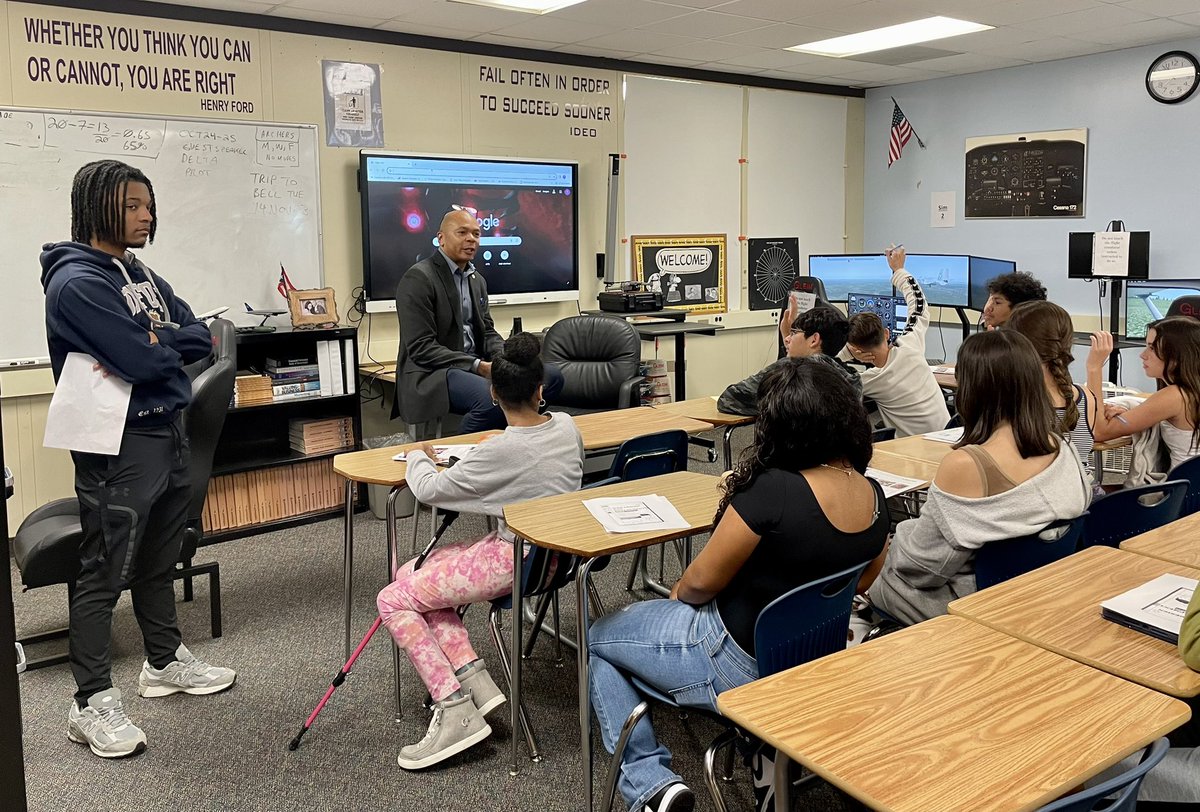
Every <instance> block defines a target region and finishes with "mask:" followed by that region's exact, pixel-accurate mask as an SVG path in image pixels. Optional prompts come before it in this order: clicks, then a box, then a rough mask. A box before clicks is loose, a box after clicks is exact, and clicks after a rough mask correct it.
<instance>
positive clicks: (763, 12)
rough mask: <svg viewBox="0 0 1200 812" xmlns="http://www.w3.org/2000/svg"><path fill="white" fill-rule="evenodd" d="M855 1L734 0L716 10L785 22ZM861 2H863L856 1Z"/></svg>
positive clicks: (843, 7) (844, 5)
mask: <svg viewBox="0 0 1200 812" xmlns="http://www.w3.org/2000/svg"><path fill="white" fill-rule="evenodd" d="M855 1H856V0H734V2H731V3H726V4H725V5H723V6H720V7H719V8H718V10H719V11H721V12H723V13H725V14H737V15H740V16H742V17H757V18H759V19H762V20H774V21H776V22H787V21H788V20H794V19H796V18H797V17H801V16H803V15H806V14H820V13H821V12H823V11H831V10H834V9H845V8H847V7H848V6H852V5H854V2H855ZM857 1H858V2H862V1H863V0H857Z"/></svg>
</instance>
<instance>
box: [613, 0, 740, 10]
mask: <svg viewBox="0 0 1200 812" xmlns="http://www.w3.org/2000/svg"><path fill="white" fill-rule="evenodd" d="M603 1H604V0H591V2H593V3H595V2H603ZM729 1H730V0H651V2H654V3H658V4H659V5H662V6H674V7H676V8H686V9H698V8H712V7H713V6H722V5H725V4H726V3H728V2H729Z"/></svg>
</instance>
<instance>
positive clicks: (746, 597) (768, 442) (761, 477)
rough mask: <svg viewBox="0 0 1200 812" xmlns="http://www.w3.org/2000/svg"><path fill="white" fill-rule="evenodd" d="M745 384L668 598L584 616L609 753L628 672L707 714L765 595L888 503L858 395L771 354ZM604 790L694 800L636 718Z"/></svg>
mask: <svg viewBox="0 0 1200 812" xmlns="http://www.w3.org/2000/svg"><path fill="white" fill-rule="evenodd" d="M758 394H759V402H760V404H761V410H760V413H759V417H758V421H757V422H756V423H755V427H754V440H753V442H752V445H751V446H750V448H749V449H748V450H747V451H746V452H744V453H743V455H742V460H741V462H739V463H738V465H737V467H736V468H735V469H734V471H733V473H732V474H730V475H729V477H728V478H727V479H726V480H725V482H724V484H723V488H724V495H723V496H722V498H721V502H720V506H719V507H718V508H717V515H716V522H715V523H716V529H715V530H714V531H713V534H712V537H711V538H710V539H709V541H708V543H707V544H706V545H705V546H704V549H703V550H701V551H700V554H699V555H697V556H696V558H695V560H694V561H693V562H692V563H691V565H689V566H688V568H687V569H686V570H685V571H684V573H683V576H682V577H681V578H680V579H679V581H678V583H676V584H675V587H674V588H673V589H672V590H671V599H670V600H652V601H640V602H637V603H633V604H631V605H629V606H626V607H624V608H623V609H621V610H620V611H618V612H613V613H611V614H609V615H605V616H604V617H602V618H600V619H598V620H597V621H596V622H595V623H594V624H593V625H592V629H591V633H590V635H589V638H590V642H589V644H588V651H589V663H590V667H591V697H592V706H593V707H594V708H595V709H596V718H597V720H598V721H599V723H600V727H601V730H602V732H603V736H604V746H605V747H606V748H608V751H609V752H610V753H611V752H613V750H614V747H615V745H616V741H617V738H618V736H619V735H620V732H621V726H622V725H623V724H624V722H625V719H626V718H627V717H628V716H629V713H630V712H631V711H632V710H633V709H634V707H636V705H637V704H638V702H640V701H641V699H640V697H639V694H638V692H637V690H636V689H635V688H634V687H633V684H632V683H631V682H630V679H629V675H631V674H633V675H636V676H638V677H639V678H640V679H642V680H644V681H645V682H647V683H649V684H650V685H653V686H654V687H655V688H657V689H658V690H660V691H663V692H665V693H669V694H670V695H671V696H673V697H674V698H675V700H676V701H678V702H679V703H680V704H681V705H687V706H694V707H701V708H707V709H709V710H713V709H715V708H716V699H717V694H720V693H722V692H724V691H728V690H730V689H732V688H736V687H738V686H739V685H744V684H746V683H748V682H751V681H752V680H755V679H757V678H758V665H757V663H756V662H755V659H754V624H755V621H756V620H757V618H758V614H759V612H761V611H762V610H763V608H764V607H766V605H767V604H769V603H770V602H771V601H773V600H775V599H776V598H778V597H780V596H781V595H783V594H785V593H787V592H789V591H791V590H792V589H795V588H796V587H798V586H800V585H802V584H805V583H808V582H809V581H812V580H814V579H817V578H821V577H823V576H826V575H832V574H833V573H836V572H840V571H842V570H845V569H848V568H850V567H853V566H856V565H858V564H862V563H863V562H866V561H873V560H874V559H877V558H879V557H880V553H881V551H882V550H883V546H884V540H885V539H886V537H887V531H888V512H887V509H886V506H885V505H884V497H883V491H882V490H881V489H880V487H879V485H878V484H877V483H875V482H874V481H873V480H870V479H867V478H866V477H865V476H864V475H863V472H864V471H865V470H866V468H867V463H868V462H869V461H870V458H871V426H870V423H869V422H868V421H867V415H866V411H865V410H864V409H863V405H862V401H861V400H860V398H859V397H858V393H857V392H855V391H854V389H852V388H851V387H850V385H849V383H848V382H847V381H846V379H845V378H844V377H843V376H842V375H841V374H839V373H838V372H836V371H834V370H833V369H831V368H830V367H829V366H828V365H827V364H824V363H820V362H818V361H816V360H814V359H801V360H793V359H785V360H783V361H781V362H779V363H777V364H774V365H772V366H771V368H770V369H769V370H768V371H767V373H766V375H764V376H763V378H762V382H761V385H760V387H759V392H758ZM875 563H878V562H875ZM618 786H619V787H620V790H621V795H622V796H623V797H624V798H625V802H626V804H627V805H628V808H629V809H630V810H633V812H668V810H669V812H685V811H687V810H691V809H692V807H693V804H694V802H695V798H694V796H693V793H692V791H691V790H690V789H688V787H687V786H686V785H685V784H684V783H683V782H682V779H681V777H680V776H679V775H678V774H676V773H675V772H673V771H672V770H671V753H670V752H669V751H668V750H667V748H666V747H664V746H663V745H662V744H661V743H660V742H658V741H657V739H656V738H655V736H654V730H653V728H652V726H651V722H650V717H648V716H645V717H643V718H642V719H641V721H639V722H638V724H637V726H636V727H635V728H634V730H633V733H632V735H631V736H630V738H629V741H628V747H627V749H626V750H625V754H624V758H623V760H622V763H621V773H620V779H619V782H618Z"/></svg>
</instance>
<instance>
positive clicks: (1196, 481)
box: [1167, 457, 1200, 519]
mask: <svg viewBox="0 0 1200 812" xmlns="http://www.w3.org/2000/svg"><path fill="white" fill-rule="evenodd" d="M1167 479H1169V480H1174V479H1184V480H1187V483H1188V490H1187V495H1186V496H1184V497H1183V507H1182V508H1181V509H1180V510H1179V518H1181V519H1182V518H1183V517H1184V516H1191V515H1192V514H1193V513H1195V512H1196V511H1197V510H1200V457H1192V458H1191V459H1190V460H1184V461H1183V462H1181V463H1179V464H1178V465H1176V466H1175V467H1174V468H1172V469H1171V470H1170V471H1168V472H1167Z"/></svg>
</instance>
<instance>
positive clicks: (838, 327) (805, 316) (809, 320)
mask: <svg viewBox="0 0 1200 812" xmlns="http://www.w3.org/2000/svg"><path fill="white" fill-rule="evenodd" d="M796 310H797V305H796V302H795V300H793V299H790V298H789V301H788V309H787V310H786V311H784V314H783V318H781V319H780V320H779V332H780V334H781V335H782V336H783V346H784V348H785V350H786V351H787V355H786V356H785V357H784V358H780V359H779V360H778V361H776V362H775V363H773V364H770V365H769V366H766V367H763V368H762V369H760V370H759V371H758V372H755V373H754V374H753V375H751V376H750V377H749V378H746V379H745V380H742V381H738V382H737V383H735V384H730V385H729V386H727V387H725V391H724V392H722V393H721V397H719V398H717V409H718V410H719V411H722V412H725V413H726V414H744V415H756V414H758V397H759V384H760V383H761V382H762V381H763V379H764V378H765V377H766V376H767V374H768V373H769V372H770V371H771V370H773V369H775V368H776V367H777V366H780V365H781V364H784V363H786V362H787V361H788V360H789V359H794V358H811V359H812V360H814V361H817V362H819V363H822V364H825V365H826V366H828V367H829V368H830V369H832V370H834V371H836V372H837V373H839V374H840V375H841V376H842V377H843V378H845V379H846V381H847V383H849V384H850V386H851V388H852V389H853V390H854V391H855V392H856V393H857V394H858V396H859V398H860V399H861V398H862V382H861V381H859V379H858V375H856V374H855V373H854V372H853V371H852V370H851V369H850V368H849V367H847V366H846V365H845V364H843V363H842V362H841V361H839V360H837V358H835V357H834V356H836V355H837V354H838V353H839V352H841V351H842V347H844V346H846V336H847V335H848V334H849V332H850V323H849V322H848V321H846V317H845V316H843V315H842V314H841V312H840V311H838V310H836V309H834V308H832V307H830V306H829V305H817V306H816V307H813V308H811V309H809V310H807V311H805V312H804V313H800V314H797V312H796Z"/></svg>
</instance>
